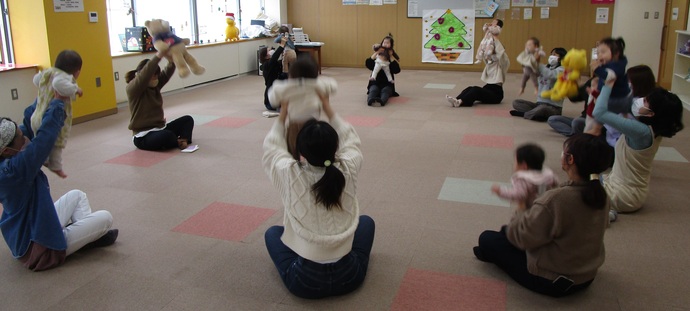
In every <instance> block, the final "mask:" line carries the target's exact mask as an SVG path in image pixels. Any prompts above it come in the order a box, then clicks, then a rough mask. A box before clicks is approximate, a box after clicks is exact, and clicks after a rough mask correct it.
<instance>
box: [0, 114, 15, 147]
mask: <svg viewBox="0 0 690 311" xmlns="http://www.w3.org/2000/svg"><path fill="white" fill-rule="evenodd" d="M16 134H17V125H16V124H14V122H12V121H11V120H10V119H5V118H3V119H2V121H0V150H3V149H5V147H7V146H8V145H9V144H11V143H12V140H14V135H16Z"/></svg>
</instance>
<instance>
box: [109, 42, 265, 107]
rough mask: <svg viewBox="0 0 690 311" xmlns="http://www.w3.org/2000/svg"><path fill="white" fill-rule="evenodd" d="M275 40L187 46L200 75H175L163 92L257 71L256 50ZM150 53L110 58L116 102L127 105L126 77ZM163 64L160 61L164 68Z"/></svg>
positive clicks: (164, 62)
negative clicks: (201, 68) (195, 60)
mask: <svg viewBox="0 0 690 311" xmlns="http://www.w3.org/2000/svg"><path fill="white" fill-rule="evenodd" d="M273 39H274V38H266V39H256V40H242V41H240V42H230V43H218V44H209V45H201V46H196V47H190V48H189V53H190V54H192V55H194V57H195V58H196V59H197V61H198V62H199V64H201V65H202V66H204V67H206V72H205V73H204V74H203V75H200V76H195V75H194V74H190V75H189V76H187V77H185V78H184V79H181V78H180V77H178V76H177V74H176V75H175V76H174V77H173V78H172V79H170V82H168V84H166V85H165V88H164V89H163V91H164V92H168V91H173V90H178V89H182V88H185V87H189V86H193V85H197V84H201V83H205V82H209V81H214V80H218V79H223V78H227V77H232V76H236V75H239V74H243V73H254V74H256V72H257V70H258V64H257V60H256V51H257V50H258V49H259V46H261V45H266V46H271V45H272V43H273ZM151 56H153V53H132V54H130V55H125V56H117V57H113V71H114V72H117V73H118V74H119V75H120V79H119V80H118V81H115V100H116V102H118V103H122V102H127V93H126V92H125V86H126V83H125V74H126V73H127V71H130V70H133V69H135V68H136V67H137V64H139V62H140V61H141V60H142V59H144V58H150V57H151ZM165 64H167V63H166V61H165V60H164V61H162V62H161V66H165Z"/></svg>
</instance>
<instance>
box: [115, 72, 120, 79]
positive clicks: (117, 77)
mask: <svg viewBox="0 0 690 311" xmlns="http://www.w3.org/2000/svg"><path fill="white" fill-rule="evenodd" d="M115 81H120V73H119V72H117V71H116V72H115Z"/></svg>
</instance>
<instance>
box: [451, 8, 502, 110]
mask: <svg viewBox="0 0 690 311" xmlns="http://www.w3.org/2000/svg"><path fill="white" fill-rule="evenodd" d="M492 24H493V25H496V26H498V27H500V28H503V21H502V20H500V19H495V20H494V21H493V23H492ZM494 46H495V48H494V54H493V55H494V56H495V59H497V60H498V61H492V62H488V61H485V66H484V71H483V72H482V81H484V82H485V83H486V84H485V85H484V86H483V87H480V86H470V87H468V88H466V89H464V90H463V91H462V92H460V94H459V95H458V96H456V97H451V96H448V95H446V100H447V101H448V102H449V103H450V105H451V106H452V107H472V105H474V103H475V102H477V101H478V102H481V103H483V104H500V103H501V101H502V100H503V82H505V80H506V74H507V73H508V67H510V59H509V58H508V55H506V49H505V47H503V44H502V43H501V41H499V40H498V35H494Z"/></svg>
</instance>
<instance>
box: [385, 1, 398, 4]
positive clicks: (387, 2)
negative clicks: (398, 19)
mask: <svg viewBox="0 0 690 311" xmlns="http://www.w3.org/2000/svg"><path fill="white" fill-rule="evenodd" d="M383 4H398V0H383Z"/></svg>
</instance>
